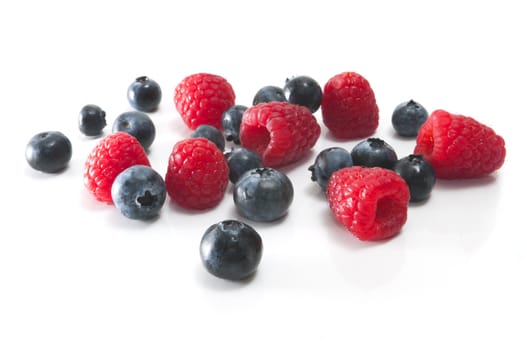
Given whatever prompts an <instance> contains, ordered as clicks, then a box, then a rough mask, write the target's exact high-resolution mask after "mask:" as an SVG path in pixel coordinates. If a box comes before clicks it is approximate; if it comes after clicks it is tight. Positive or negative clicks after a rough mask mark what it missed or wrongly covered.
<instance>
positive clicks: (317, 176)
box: [308, 147, 353, 190]
mask: <svg viewBox="0 0 527 350" xmlns="http://www.w3.org/2000/svg"><path fill="white" fill-rule="evenodd" d="M352 165H353V160H352V158H351V153H350V152H349V151H347V150H345V149H344V148H342V147H330V148H326V149H324V150H322V151H321V152H320V153H319V154H318V155H317V157H316V158H315V163H314V164H313V165H311V166H310V167H309V168H308V170H309V171H311V180H312V181H316V182H317V183H318V185H319V186H320V187H321V188H322V189H324V190H325V189H326V186H327V185H328V181H329V178H330V177H331V175H332V174H333V173H334V172H335V171H337V170H340V169H342V168H347V167H350V166H352Z"/></svg>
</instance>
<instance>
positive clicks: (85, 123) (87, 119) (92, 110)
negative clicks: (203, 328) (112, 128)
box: [79, 105, 106, 136]
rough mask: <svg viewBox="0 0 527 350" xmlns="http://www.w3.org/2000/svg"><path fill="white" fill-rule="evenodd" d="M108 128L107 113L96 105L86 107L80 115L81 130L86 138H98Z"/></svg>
mask: <svg viewBox="0 0 527 350" xmlns="http://www.w3.org/2000/svg"><path fill="white" fill-rule="evenodd" d="M105 126H106V112H104V111H103V110H102V109H101V107H99V106H96V105H86V106H84V107H82V109H81V111H80V113H79V130H80V131H81V132H82V133H83V134H84V135H86V136H97V135H100V134H101V133H102V130H103V129H104V127H105Z"/></svg>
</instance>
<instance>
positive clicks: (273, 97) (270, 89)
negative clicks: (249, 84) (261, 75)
mask: <svg viewBox="0 0 527 350" xmlns="http://www.w3.org/2000/svg"><path fill="white" fill-rule="evenodd" d="M272 101H278V102H287V99H286V98H285V95H284V90H283V89H282V88H281V87H278V86H272V85H268V86H264V87H263V88H261V89H260V90H258V91H257V92H256V94H255V95H254V99H253V106H254V105H257V104H259V103H266V102H272Z"/></svg>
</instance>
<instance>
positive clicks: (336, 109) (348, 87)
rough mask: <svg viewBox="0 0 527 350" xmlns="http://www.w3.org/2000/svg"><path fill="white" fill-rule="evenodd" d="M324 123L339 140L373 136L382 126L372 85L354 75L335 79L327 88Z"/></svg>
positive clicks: (323, 104)
mask: <svg viewBox="0 0 527 350" xmlns="http://www.w3.org/2000/svg"><path fill="white" fill-rule="evenodd" d="M321 108H322V120H323V122H324V124H325V125H326V126H327V128H328V129H329V131H330V132H331V133H332V134H333V135H334V136H335V137H337V138H340V139H357V138H363V137H368V136H371V135H372V134H373V133H374V132H375V130H376V129H377V126H378V124H379V108H378V107H377V102H376V100H375V94H374V93H373V90H372V88H371V87H370V84H369V82H368V81H367V80H366V79H365V78H364V77H363V76H361V75H360V74H358V73H355V72H344V73H341V74H338V75H335V76H334V77H332V78H331V79H329V81H328V82H327V83H326V85H325V86H324V92H323V98H322V105H321Z"/></svg>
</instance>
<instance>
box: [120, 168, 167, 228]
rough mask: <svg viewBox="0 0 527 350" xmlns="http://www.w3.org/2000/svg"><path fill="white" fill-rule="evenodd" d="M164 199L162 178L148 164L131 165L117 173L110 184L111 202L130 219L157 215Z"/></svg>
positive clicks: (148, 217) (141, 218) (144, 218)
mask: <svg viewBox="0 0 527 350" xmlns="http://www.w3.org/2000/svg"><path fill="white" fill-rule="evenodd" d="M165 199H166V188H165V182H164V181H163V178H162V177H161V175H159V174H158V173H157V172H156V171H154V170H153V169H152V168H150V167H148V166H144V165H134V166H131V167H129V168H127V169H126V170H124V171H122V172H121V173H120V174H119V175H117V177H116V178H115V180H114V182H113V184H112V200H113V203H114V204H115V206H116V207H117V209H119V210H120V211H121V213H122V214H123V215H124V216H126V217H128V218H130V219H136V220H149V219H152V218H154V217H156V216H158V215H159V212H160V211H161V208H162V207H163V204H164V203H165Z"/></svg>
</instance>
